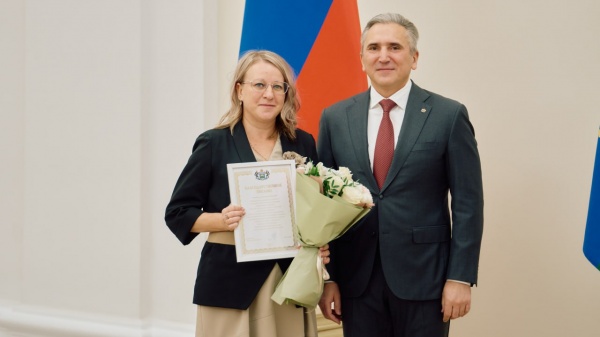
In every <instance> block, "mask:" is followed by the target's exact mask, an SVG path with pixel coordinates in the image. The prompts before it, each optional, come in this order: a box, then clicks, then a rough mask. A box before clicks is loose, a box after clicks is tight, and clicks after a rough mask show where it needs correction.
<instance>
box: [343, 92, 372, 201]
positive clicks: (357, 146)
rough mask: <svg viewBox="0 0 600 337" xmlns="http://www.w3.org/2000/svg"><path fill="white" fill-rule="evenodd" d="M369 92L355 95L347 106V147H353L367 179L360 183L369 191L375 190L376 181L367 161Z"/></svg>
mask: <svg viewBox="0 0 600 337" xmlns="http://www.w3.org/2000/svg"><path fill="white" fill-rule="evenodd" d="M369 92H370V91H369V90H367V91H366V92H364V93H362V94H360V95H358V96H356V97H355V98H354V99H355V103H354V104H351V105H349V107H348V111H347V116H348V130H350V143H351V146H350V147H349V149H354V151H355V158H356V160H357V161H358V166H359V167H360V169H361V170H362V171H363V172H366V173H365V176H366V178H367V181H361V183H362V184H363V185H365V186H367V187H368V188H369V189H370V190H371V191H377V190H378V187H377V181H375V177H374V176H373V171H372V170H371V162H370V161H369V144H368V141H369V137H368V135H367V122H368V115H369V114H368V111H369V100H370V95H369ZM369 173H370V174H369Z"/></svg>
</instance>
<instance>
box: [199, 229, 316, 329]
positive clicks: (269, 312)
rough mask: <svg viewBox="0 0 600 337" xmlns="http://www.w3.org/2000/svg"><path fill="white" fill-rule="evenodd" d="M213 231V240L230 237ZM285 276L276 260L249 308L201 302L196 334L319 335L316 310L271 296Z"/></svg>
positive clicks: (211, 238) (227, 239)
mask: <svg viewBox="0 0 600 337" xmlns="http://www.w3.org/2000/svg"><path fill="white" fill-rule="evenodd" d="M212 234H213V233H211V236H212V237H209V241H212V242H215V241H220V242H222V243H225V242H223V241H229V240H230V239H229V238H217V237H215V235H212ZM223 234H225V233H223ZM228 234H230V233H228ZM219 239H221V240H219ZM223 239H225V240H223ZM282 276H283V275H282V273H281V269H280V268H279V266H278V265H277V264H276V265H275V267H274V268H273V270H272V271H271V273H270V274H269V277H268V278H267V280H266V281H265V283H264V284H263V286H262V287H261V288H260V290H259V292H258V294H257V295H256V298H255V299H254V301H252V304H250V307H249V308H248V309H247V310H238V309H228V308H218V307H207V306H202V305H199V306H198V310H197V317H196V337H317V325H316V322H317V320H316V316H315V311H314V310H311V311H309V312H305V311H306V310H305V309H304V308H302V307H299V308H297V307H296V306H295V305H289V304H285V305H278V304H277V303H275V302H273V301H272V300H271V295H273V292H274V291H275V287H276V286H277V284H278V283H279V280H281V277H282Z"/></svg>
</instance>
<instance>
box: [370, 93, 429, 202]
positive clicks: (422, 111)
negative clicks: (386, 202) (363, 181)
mask: <svg viewBox="0 0 600 337" xmlns="http://www.w3.org/2000/svg"><path fill="white" fill-rule="evenodd" d="M428 97H429V94H428V93H427V92H426V91H425V90H423V89H421V88H420V87H418V86H417V85H416V84H414V82H413V85H412V88H411V90H410V94H409V96H408V102H407V103H406V111H405V112H404V119H403V121H402V127H401V128H400V135H399V136H398V143H397V146H396V150H395V151H394V159H393V160H392V166H391V167H390V171H389V172H388V175H387V178H386V180H385V183H384V184H383V188H382V190H384V189H385V188H386V187H387V186H388V185H389V184H390V183H391V182H392V181H393V179H394V178H395V177H396V175H397V174H398V172H399V171H400V169H401V168H402V166H403V165H404V162H405V161H406V158H408V155H409V154H410V151H411V149H412V148H413V146H414V145H415V142H416V141H417V138H418V137H419V134H420V133H421V129H423V126H424V125H425V121H426V120H427V117H428V116H429V112H430V111H431V106H430V105H428V104H426V103H425V100H427V98H428Z"/></svg>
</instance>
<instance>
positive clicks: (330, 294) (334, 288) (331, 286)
mask: <svg viewBox="0 0 600 337" xmlns="http://www.w3.org/2000/svg"><path fill="white" fill-rule="evenodd" d="M332 303H333V309H332V306H331V304H332ZM319 308H321V312H322V313H323V317H325V318H327V319H328V320H330V321H333V322H335V323H337V324H340V322H341V321H342V302H341V300H340V288H339V287H338V285H337V283H335V282H329V283H325V287H324V288H323V294H322V295H321V300H320V301H319Z"/></svg>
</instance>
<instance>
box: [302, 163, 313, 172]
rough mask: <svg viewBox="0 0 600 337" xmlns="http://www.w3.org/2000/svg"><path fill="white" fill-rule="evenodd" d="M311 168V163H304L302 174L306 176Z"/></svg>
mask: <svg viewBox="0 0 600 337" xmlns="http://www.w3.org/2000/svg"><path fill="white" fill-rule="evenodd" d="M312 168H313V163H312V161H309V162H308V163H306V165H304V174H308V173H309V172H310V170H312Z"/></svg>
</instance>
